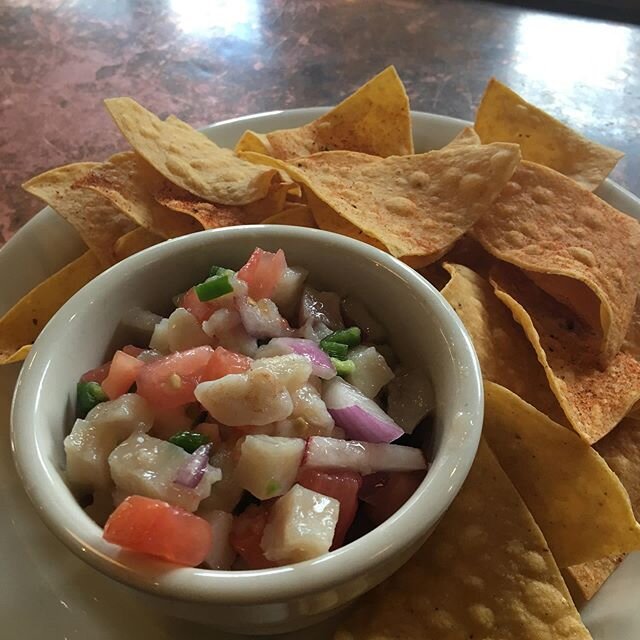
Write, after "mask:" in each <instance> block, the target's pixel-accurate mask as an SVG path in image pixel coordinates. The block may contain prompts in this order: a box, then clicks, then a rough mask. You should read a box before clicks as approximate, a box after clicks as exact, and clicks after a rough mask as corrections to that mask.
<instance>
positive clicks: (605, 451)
mask: <svg viewBox="0 0 640 640" xmlns="http://www.w3.org/2000/svg"><path fill="white" fill-rule="evenodd" d="M595 448H596V450H597V451H598V453H599V454H600V455H601V456H602V457H603V458H604V459H605V461H606V462H607V464H608V465H609V467H610V468H611V469H612V470H613V472H614V473H615V474H616V475H617V476H618V479H619V480H620V482H621V483H622V486H623V487H624V488H625V489H626V490H627V493H628V494H629V499H630V500H631V507H632V508H633V512H634V514H635V517H636V519H638V518H640V421H638V420H634V419H631V418H625V419H624V420H623V421H622V422H621V423H620V424H619V425H618V426H617V427H616V428H615V429H614V430H613V431H612V432H611V433H609V434H607V435H606V436H605V437H604V438H603V439H602V440H600V442H597V443H596V445H595ZM623 559H624V556H623V555H615V556H610V557H608V558H601V559H600V560H595V561H593V562H588V563H586V564H580V565H577V566H572V567H567V569H565V571H563V575H564V577H565V580H566V582H567V586H568V587H569V591H570V592H571V595H572V597H573V599H574V602H576V603H582V602H585V601H586V600H590V599H591V598H592V597H593V596H594V595H595V594H596V593H597V591H598V589H600V587H601V586H602V585H603V584H604V582H605V581H606V579H607V578H608V577H609V576H610V575H611V574H612V573H613V572H614V571H615V570H616V568H617V567H618V565H619V564H620V562H622V560H623Z"/></svg>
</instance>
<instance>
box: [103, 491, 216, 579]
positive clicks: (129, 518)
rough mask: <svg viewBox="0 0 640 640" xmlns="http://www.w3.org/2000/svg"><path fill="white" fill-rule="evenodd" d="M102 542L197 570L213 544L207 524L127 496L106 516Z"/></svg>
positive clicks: (178, 510) (155, 502)
mask: <svg viewBox="0 0 640 640" xmlns="http://www.w3.org/2000/svg"><path fill="white" fill-rule="evenodd" d="M103 537H104V539H105V540H106V541H107V542H112V543H113V544H118V545H120V546H121V547H125V548H126V549H130V550H131V551H138V552H140V553H147V554H149V555H152V556H156V557H158V558H163V559H164V560H168V561H169V562H175V563H176V564H181V565H186V566H189V567H196V566H198V565H199V564H201V563H202V562H203V560H204V559H205V557H206V555H207V553H208V552H209V549H210V548H211V544H212V536H211V527H210V526H209V523H208V522H207V521H206V520H203V519H202V518H200V517H198V516H194V515H193V514H192V513H189V512H188V511H185V510H184V509H181V508H180V507H174V506H172V505H170V504H169V503H167V502H163V501H162V500H153V499H151V498H144V497H143V496H129V497H128V498H126V499H125V500H124V501H123V502H122V503H121V504H120V505H119V506H118V507H117V508H116V510H115V511H114V512H113V513H112V514H111V515H110V516H109V519H108V520H107V523H106V524H105V527H104V534H103Z"/></svg>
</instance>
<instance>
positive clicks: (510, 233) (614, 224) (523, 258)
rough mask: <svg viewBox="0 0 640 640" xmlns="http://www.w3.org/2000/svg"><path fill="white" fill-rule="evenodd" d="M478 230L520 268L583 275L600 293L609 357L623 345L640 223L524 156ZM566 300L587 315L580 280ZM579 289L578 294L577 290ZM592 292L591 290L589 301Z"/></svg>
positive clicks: (605, 358)
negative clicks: (526, 160)
mask: <svg viewBox="0 0 640 640" xmlns="http://www.w3.org/2000/svg"><path fill="white" fill-rule="evenodd" d="M473 233H474V234H475V236H476V238H477V239H478V240H479V241H480V242H481V243H482V245H483V246H484V247H485V249H486V250H487V251H489V253H492V254H493V255H494V256H496V257H497V258H499V259H500V260H504V261H506V262H510V263H512V264H514V265H516V266H518V267H520V268H521V269H526V270H527V271H532V272H536V273H538V274H550V275H554V276H565V277H567V278H570V279H571V280H572V281H578V282H582V283H583V284H584V285H586V287H588V288H589V289H590V290H591V291H592V292H593V295H594V296H596V297H597V298H598V300H599V313H598V314H597V315H598V317H599V319H600V325H601V326H599V327H594V328H597V329H599V330H600V331H601V332H602V348H601V350H602V357H601V361H602V364H603V365H606V364H607V363H608V362H610V361H611V360H612V358H613V357H614V356H615V354H616V353H617V352H618V351H619V349H620V346H621V344H622V341H623V340H624V337H625V334H626V333H627V329H628V328H629V324H630V321H631V316H632V313H633V309H634V306H635V303H636V295H637V293H638V283H640V278H639V277H638V274H640V224H639V223H638V221H637V220H634V219H633V218H631V217H629V216H627V215H625V214H623V213H620V212H619V211H617V210H616V209H614V208H613V207H612V206H611V205H609V204H607V203H606V202H604V200H601V199H600V198H598V197H597V196H595V195H593V194H592V193H589V192H588V191H586V190H585V189H582V188H580V187H579V186H577V185H576V183H575V182H573V181H572V180H570V179H569V178H567V177H565V176H563V175H561V174H560V173H558V172H557V171H553V169H548V168H547V167H543V166H541V165H537V164H533V163H531V162H523V163H522V164H521V165H520V167H518V169H516V171H515V173H514V174H513V176H512V178H511V180H510V181H509V183H508V184H507V186H506V187H505V189H504V190H503V191H502V193H501V194H500V195H499V196H498V198H497V199H496V200H495V202H494V203H493V205H492V206H491V207H490V209H489V211H488V212H487V214H486V215H485V216H483V217H482V218H481V220H480V221H479V222H478V224H477V225H476V226H475V227H474V230H473ZM563 290H564V293H565V296H567V297H568V298H569V299H563V300H561V301H562V302H564V303H565V304H568V305H569V306H570V307H572V308H573V309H574V310H575V311H576V312H577V313H578V314H579V315H581V317H583V318H584V319H585V320H587V321H589V320H590V318H592V316H593V313H592V312H590V310H589V309H590V308H591V307H592V306H593V304H592V303H589V304H588V305H587V307H586V308H585V307H584V301H585V296H584V295H583V293H582V291H583V289H581V288H580V287H579V285H576V286H575V287H573V288H570V287H564V288H563ZM574 296H575V297H574ZM588 299H589V297H588V296H587V297H586V300H587V301H588Z"/></svg>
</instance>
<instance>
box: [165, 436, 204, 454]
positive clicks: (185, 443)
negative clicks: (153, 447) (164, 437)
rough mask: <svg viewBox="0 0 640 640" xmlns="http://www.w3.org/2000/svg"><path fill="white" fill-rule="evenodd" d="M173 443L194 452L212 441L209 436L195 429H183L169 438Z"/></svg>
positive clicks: (188, 451)
mask: <svg viewBox="0 0 640 640" xmlns="http://www.w3.org/2000/svg"><path fill="white" fill-rule="evenodd" d="M169 442H170V443H171V444H175V445H176V446H178V447H180V448H182V449H184V450H185V451H186V452H187V453H193V452H194V451H195V450H196V449H197V448H198V447H201V446H202V445H204V444H208V443H209V442H211V440H210V439H209V436H206V435H204V433H196V432H195V431H181V432H180V433H176V434H175V435H173V436H171V437H170V438H169Z"/></svg>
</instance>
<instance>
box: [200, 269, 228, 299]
mask: <svg viewBox="0 0 640 640" xmlns="http://www.w3.org/2000/svg"><path fill="white" fill-rule="evenodd" d="M195 290H196V295H197V296H198V300H200V302H207V301H208V300H215V298H219V297H220V296H224V295H225V294H227V293H231V292H232V291H233V286H232V285H231V282H230V281H229V274H227V273H225V274H222V275H217V276H213V277H212V278H208V279H207V280H205V281H204V282H202V283H200V284H197V285H196V286H195Z"/></svg>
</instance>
